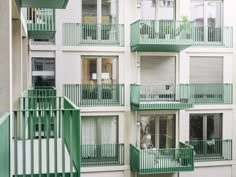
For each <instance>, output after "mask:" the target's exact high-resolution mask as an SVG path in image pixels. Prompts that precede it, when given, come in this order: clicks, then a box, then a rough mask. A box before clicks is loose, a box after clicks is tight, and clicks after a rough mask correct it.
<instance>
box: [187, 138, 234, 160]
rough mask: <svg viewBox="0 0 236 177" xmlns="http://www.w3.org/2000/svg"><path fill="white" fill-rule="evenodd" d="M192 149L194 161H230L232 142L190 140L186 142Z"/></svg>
mask: <svg viewBox="0 0 236 177" xmlns="http://www.w3.org/2000/svg"><path fill="white" fill-rule="evenodd" d="M186 143H187V144H190V145H191V146H192V147H193V148H194V161H196V162H202V161H207V162H208V161H221V160H232V140H221V139H212V140H191V141H189V142H186Z"/></svg>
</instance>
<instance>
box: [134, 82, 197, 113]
mask: <svg viewBox="0 0 236 177" xmlns="http://www.w3.org/2000/svg"><path fill="white" fill-rule="evenodd" d="M130 89H131V90H130V95H131V100H130V101H131V103H130V104H131V110H133V111H135V110H156V109H186V108H191V107H192V106H193V105H192V103H191V102H190V101H191V100H190V99H189V95H188V90H189V87H188V86H187V85H136V84H132V85H131V88H130Z"/></svg>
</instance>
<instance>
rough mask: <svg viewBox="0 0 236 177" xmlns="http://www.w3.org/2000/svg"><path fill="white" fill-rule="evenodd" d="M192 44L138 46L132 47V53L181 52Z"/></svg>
mask: <svg viewBox="0 0 236 177" xmlns="http://www.w3.org/2000/svg"><path fill="white" fill-rule="evenodd" d="M190 46H191V44H137V45H135V46H131V51H132V52H135V51H137V52H180V51H182V50H184V49H186V48H188V47H190Z"/></svg>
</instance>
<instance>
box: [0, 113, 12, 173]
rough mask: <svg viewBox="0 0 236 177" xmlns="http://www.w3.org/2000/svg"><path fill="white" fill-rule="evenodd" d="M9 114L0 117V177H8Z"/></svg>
mask: <svg viewBox="0 0 236 177" xmlns="http://www.w3.org/2000/svg"><path fill="white" fill-rule="evenodd" d="M10 139H11V138H10V114H9V113H6V114H4V115H3V116H2V117H0V176H1V177H10Z"/></svg>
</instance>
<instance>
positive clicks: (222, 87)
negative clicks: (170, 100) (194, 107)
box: [189, 83, 233, 104]
mask: <svg viewBox="0 0 236 177" xmlns="http://www.w3.org/2000/svg"><path fill="white" fill-rule="evenodd" d="M189 97H190V99H191V102H192V103H193V104H232V99H233V85H232V84H228V83H225V84H218V83H212V84H189Z"/></svg>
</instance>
